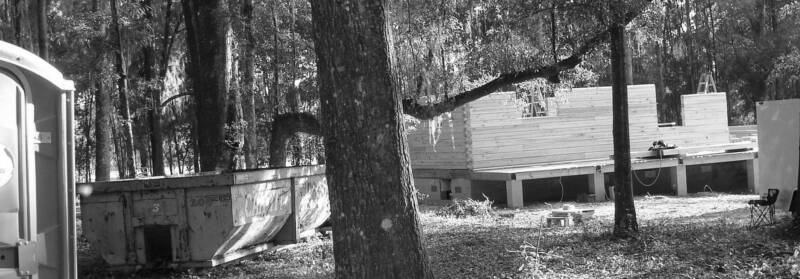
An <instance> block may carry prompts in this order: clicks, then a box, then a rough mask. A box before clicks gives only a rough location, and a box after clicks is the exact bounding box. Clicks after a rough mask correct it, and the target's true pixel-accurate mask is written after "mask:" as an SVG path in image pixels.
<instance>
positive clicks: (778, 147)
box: [755, 99, 800, 209]
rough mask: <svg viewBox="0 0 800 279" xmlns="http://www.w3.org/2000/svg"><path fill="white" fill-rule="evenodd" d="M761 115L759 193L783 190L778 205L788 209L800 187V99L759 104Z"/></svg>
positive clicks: (757, 109)
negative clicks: (799, 184) (799, 176)
mask: <svg viewBox="0 0 800 279" xmlns="http://www.w3.org/2000/svg"><path fill="white" fill-rule="evenodd" d="M756 114H757V116H758V172H759V178H760V182H759V185H755V187H756V192H758V193H766V192H767V189H769V188H777V189H780V190H781V193H780V195H778V202H777V203H776V205H775V206H776V207H777V208H781V209H788V206H789V202H790V201H791V197H792V191H794V190H795V189H797V168H798V149H799V148H800V146H798V142H800V141H799V140H800V100H798V99H792V100H781V101H766V102H760V103H758V104H757V105H756Z"/></svg>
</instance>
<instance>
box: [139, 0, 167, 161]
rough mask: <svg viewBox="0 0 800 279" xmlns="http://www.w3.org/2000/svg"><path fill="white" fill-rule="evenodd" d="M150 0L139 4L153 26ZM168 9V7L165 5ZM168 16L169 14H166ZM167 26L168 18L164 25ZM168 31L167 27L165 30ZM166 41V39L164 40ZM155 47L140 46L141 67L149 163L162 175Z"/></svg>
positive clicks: (159, 96)
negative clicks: (146, 109)
mask: <svg viewBox="0 0 800 279" xmlns="http://www.w3.org/2000/svg"><path fill="white" fill-rule="evenodd" d="M151 2H152V0H143V1H142V2H141V5H142V9H143V10H144V18H145V21H146V22H147V23H149V24H153V25H154V24H155V21H154V20H153V7H152V3H151ZM167 8H169V5H167ZM167 16H169V13H167ZM165 24H166V25H169V18H167V21H166V23H165ZM166 29H167V30H169V27H167V28H166ZM165 39H166V38H165ZM155 55H156V54H155V47H154V46H153V42H152V41H148V42H146V43H145V44H144V45H143V46H142V56H143V57H144V59H143V61H142V62H143V63H144V65H143V66H142V78H143V79H144V80H145V81H147V84H148V85H147V91H146V92H147V97H148V98H149V99H150V109H149V110H148V112H147V120H148V123H149V124H150V125H149V126H150V148H151V152H150V163H151V164H152V169H153V171H152V175H153V176H161V175H164V140H163V137H162V132H161V90H159V88H156V87H155V86H154V85H153V84H154V81H155V64H156V62H155Z"/></svg>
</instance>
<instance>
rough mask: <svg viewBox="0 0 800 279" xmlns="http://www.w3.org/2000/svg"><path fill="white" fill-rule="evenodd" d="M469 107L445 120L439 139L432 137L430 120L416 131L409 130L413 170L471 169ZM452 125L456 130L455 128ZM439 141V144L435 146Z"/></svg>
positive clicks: (423, 121) (454, 112) (461, 108)
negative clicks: (468, 140) (467, 123)
mask: <svg viewBox="0 0 800 279" xmlns="http://www.w3.org/2000/svg"><path fill="white" fill-rule="evenodd" d="M465 112H466V110H465V107H460V108H457V109H456V110H454V111H453V112H451V114H450V115H451V118H450V119H447V118H443V119H442V121H441V129H440V132H439V136H438V138H433V139H432V138H431V136H430V132H429V131H430V123H431V122H430V121H426V120H422V121H420V122H419V124H417V125H415V127H414V129H413V130H411V129H410V128H411V127H408V129H407V130H409V131H408V147H409V151H410V153H411V167H413V168H415V169H467V168H468V167H467V164H468V159H467V155H468V154H469V152H468V151H467V140H466V138H467V137H466V129H465V127H466V123H465V122H466V118H465V115H464V114H465ZM451 125H452V128H451ZM434 142H435V143H434Z"/></svg>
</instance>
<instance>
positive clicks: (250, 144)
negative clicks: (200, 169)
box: [240, 0, 258, 169]
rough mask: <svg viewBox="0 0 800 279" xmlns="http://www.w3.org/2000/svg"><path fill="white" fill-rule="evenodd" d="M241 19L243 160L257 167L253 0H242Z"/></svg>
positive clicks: (250, 167)
mask: <svg viewBox="0 0 800 279" xmlns="http://www.w3.org/2000/svg"><path fill="white" fill-rule="evenodd" d="M242 21H243V25H244V32H243V33H244V38H242V40H241V44H242V45H241V48H242V51H243V55H242V84H241V88H240V89H241V90H242V97H243V98H244V102H243V103H242V108H243V110H244V121H245V122H246V123H247V126H246V127H245V130H244V160H245V165H246V167H247V168H249V169H254V168H257V167H258V152H257V149H258V136H257V135H256V127H257V126H258V123H257V122H256V87H255V80H254V77H255V69H256V66H255V63H254V61H255V59H256V48H255V37H254V36H253V0H243V1H242Z"/></svg>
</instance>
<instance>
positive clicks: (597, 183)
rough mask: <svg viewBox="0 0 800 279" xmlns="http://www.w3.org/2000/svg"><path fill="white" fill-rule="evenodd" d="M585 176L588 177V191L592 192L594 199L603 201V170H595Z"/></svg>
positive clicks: (604, 187)
mask: <svg viewBox="0 0 800 279" xmlns="http://www.w3.org/2000/svg"><path fill="white" fill-rule="evenodd" d="M586 177H588V178H589V192H590V193H592V194H594V201H598V202H599V201H605V200H606V181H605V176H604V175H603V172H601V171H596V172H594V173H593V174H590V175H587V176H586Z"/></svg>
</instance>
